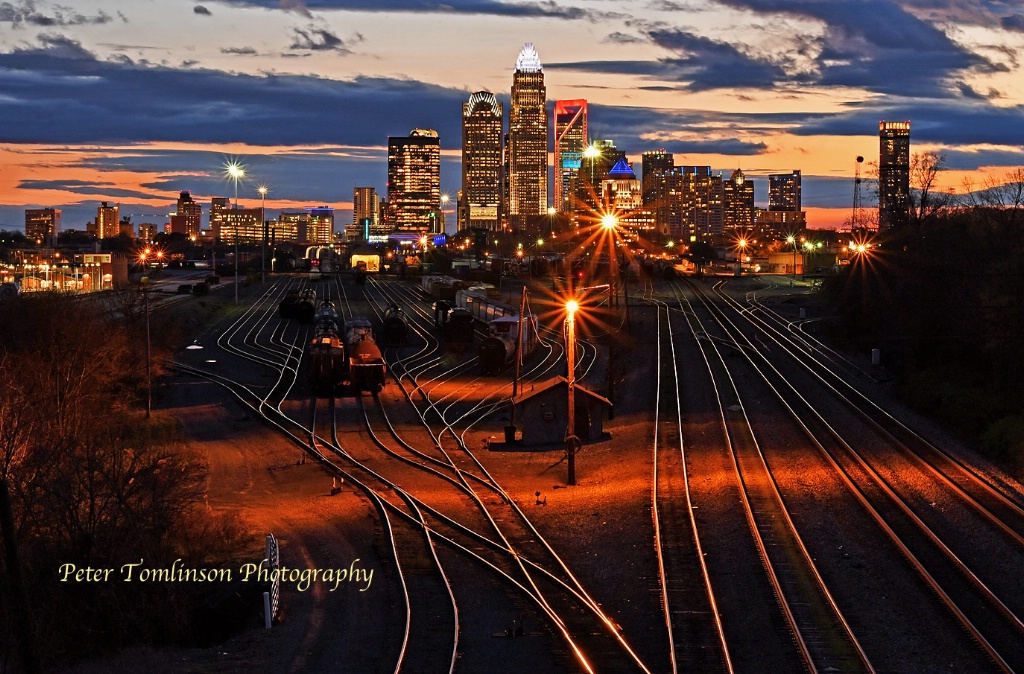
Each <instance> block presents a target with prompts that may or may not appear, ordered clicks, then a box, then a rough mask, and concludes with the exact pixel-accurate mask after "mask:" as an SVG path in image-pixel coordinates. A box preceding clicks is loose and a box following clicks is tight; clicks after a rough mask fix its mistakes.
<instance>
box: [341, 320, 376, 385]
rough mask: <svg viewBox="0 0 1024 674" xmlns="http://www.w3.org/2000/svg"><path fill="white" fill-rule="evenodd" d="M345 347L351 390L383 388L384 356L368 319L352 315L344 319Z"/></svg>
mask: <svg viewBox="0 0 1024 674" xmlns="http://www.w3.org/2000/svg"><path fill="white" fill-rule="evenodd" d="M345 349H346V352H347V355H348V375H349V382H350V384H351V387H352V390H353V392H360V391H371V392H378V391H380V390H381V389H382V388H384V381H385V380H384V373H385V365H384V357H383V356H382V355H381V352H380V347H378V346H377V342H376V339H375V338H374V335H373V327H372V326H371V324H370V321H369V320H367V319H366V318H363V317H361V316H353V317H352V318H350V319H348V320H346V321H345Z"/></svg>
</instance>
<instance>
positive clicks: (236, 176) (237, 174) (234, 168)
mask: <svg viewBox="0 0 1024 674" xmlns="http://www.w3.org/2000/svg"><path fill="white" fill-rule="evenodd" d="M224 170H225V172H226V173H227V176H228V178H230V179H231V181H232V182H234V183H235V205H234V208H233V209H232V210H237V209H238V181H239V180H241V179H242V178H244V177H245V167H244V166H242V165H241V164H239V163H238V162H231V163H229V164H228V165H227V167H226V168H225V169H224ZM234 215H235V222H234V230H235V304H238V214H237V213H235V214H234Z"/></svg>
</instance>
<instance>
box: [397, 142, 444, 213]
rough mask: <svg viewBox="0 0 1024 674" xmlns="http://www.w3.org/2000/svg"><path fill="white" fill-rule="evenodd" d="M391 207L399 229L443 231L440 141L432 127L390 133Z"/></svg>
mask: <svg viewBox="0 0 1024 674" xmlns="http://www.w3.org/2000/svg"><path fill="white" fill-rule="evenodd" d="M388 208H389V209H390V216H391V217H390V222H391V224H392V225H393V226H394V228H395V229H396V230H399V231H406V232H419V233H426V232H433V233H438V232H440V214H441V141H440V140H439V139H438V136H437V131H434V130H433V129H413V130H412V131H411V132H410V133H409V135H408V136H389V137H388Z"/></svg>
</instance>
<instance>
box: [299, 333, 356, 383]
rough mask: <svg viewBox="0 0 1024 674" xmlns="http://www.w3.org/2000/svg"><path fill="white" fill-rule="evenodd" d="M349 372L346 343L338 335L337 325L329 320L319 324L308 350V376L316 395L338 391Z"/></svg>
mask: <svg viewBox="0 0 1024 674" xmlns="http://www.w3.org/2000/svg"><path fill="white" fill-rule="evenodd" d="M347 372H348V362H347V361H346V359H345V345H344V344H342V342H341V338H340V337H338V330H337V325H336V324H335V323H333V322H331V321H329V320H325V321H323V322H322V323H319V324H317V327H316V331H315V332H314V333H313V341H312V342H310V344H309V348H308V349H307V351H306V378H307V381H308V383H309V390H310V392H311V393H312V394H313V395H315V396H331V395H334V394H335V392H337V390H338V388H339V387H340V386H341V384H342V382H343V381H344V380H345V375H346V374H347Z"/></svg>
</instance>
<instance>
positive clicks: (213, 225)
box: [210, 197, 234, 243]
mask: <svg viewBox="0 0 1024 674" xmlns="http://www.w3.org/2000/svg"><path fill="white" fill-rule="evenodd" d="M230 208H231V199H229V198H228V197H213V198H212V199H211V200H210V229H212V230H213V238H214V240H215V241H221V229H222V228H223V227H224V219H225V218H226V217H227V215H226V214H227V211H228V210H230ZM232 241H234V239H224V242H225V243H231V242H232Z"/></svg>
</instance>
